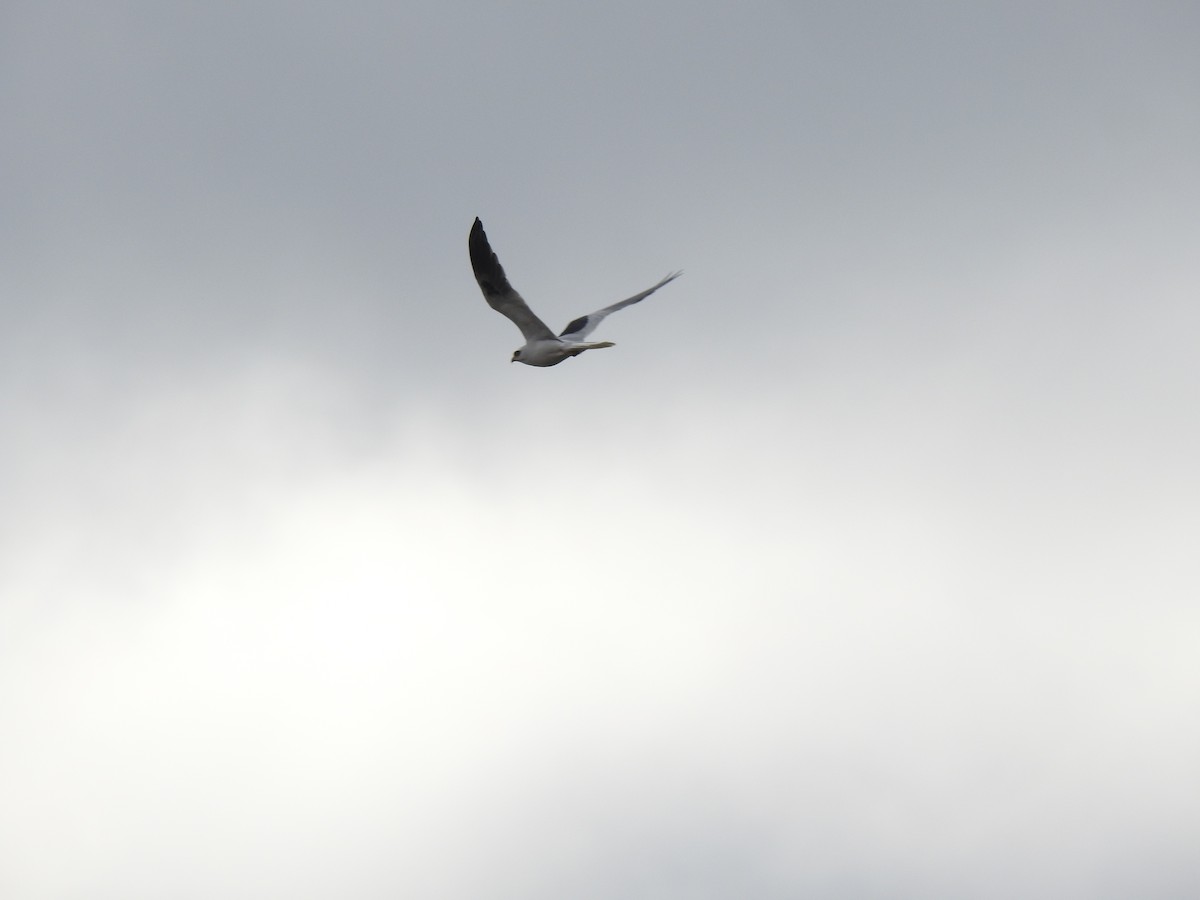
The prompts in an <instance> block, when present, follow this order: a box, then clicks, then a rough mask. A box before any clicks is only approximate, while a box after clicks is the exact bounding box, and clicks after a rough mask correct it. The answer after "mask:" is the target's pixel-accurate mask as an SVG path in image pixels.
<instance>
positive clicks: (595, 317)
mask: <svg viewBox="0 0 1200 900" xmlns="http://www.w3.org/2000/svg"><path fill="white" fill-rule="evenodd" d="M682 274H683V273H682V272H672V273H671V274H670V275H668V276H667V277H666V278H664V279H663V280H662V281H660V282H659V283H658V284H656V285H655V286H654V287H652V288H647V289H646V290H644V291H642V292H641V293H640V294H634V295H633V296H632V297H630V298H629V299H628V300H622V301H621V302H620V303H614V304H613V305H612V306H606V307H604V309H601V310H597V311H596V312H594V313H588V314H587V315H586V316H580V317H579V318H578V319H576V320H575V321H574V322H572V323H571V324H570V325H568V326H567V327H566V328H564V329H563V331H562V334H560V335H559V337H561V338H562V339H563V340H568V341H582V340H583V339H584V338H585V337H587V336H588V335H589V334H591V333H592V332H593V331H594V330H595V329H596V326H597V325H599V324H600V323H601V322H602V321H604V317H605V316H607V315H608V314H609V313H615V312H616V311H617V310H618V309H624V308H625V307H627V306H632V305H633V304H635V303H637V302H638V301H639V300H645V299H646V298H647V297H649V296H650V295H651V294H653V293H654V292H655V291H657V290H658V289H659V288H660V287H662V286H663V285H664V284H666V283H667V282H670V281H674V280H675V279H676V278H678V277H679V276H680V275H682ZM489 302H490V301H489Z"/></svg>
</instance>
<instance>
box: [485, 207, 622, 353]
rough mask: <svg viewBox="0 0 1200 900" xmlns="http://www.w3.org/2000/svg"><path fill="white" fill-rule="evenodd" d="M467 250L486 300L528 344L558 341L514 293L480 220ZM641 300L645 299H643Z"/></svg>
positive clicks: (518, 295) (519, 296)
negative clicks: (518, 329) (515, 328)
mask: <svg viewBox="0 0 1200 900" xmlns="http://www.w3.org/2000/svg"><path fill="white" fill-rule="evenodd" d="M467 248H468V249H469V250H470V251H471V268H472V269H474V270H475V280H476V281H478V282H479V289H480V290H481V291H483V299H485V300H486V301H487V302H488V306H490V307H491V308H492V309H494V310H495V311H496V312H498V313H501V314H503V315H505V316H507V317H508V318H510V319H512V322H513V324H514V325H516V326H517V327H518V328H520V329H521V334H523V335H525V340H526V341H539V340H550V341H555V340H558V338H556V337H555V336H554V332H553V331H551V330H550V329H549V328H548V327H547V326H546V323H545V322H543V321H542V320H541V319H539V318H538V317H537V316H536V315H534V313H533V310H531V309H530V308H529V304H527V303H526V302H525V301H524V300H523V299H521V295H520V294H518V293H517V292H516V291H514V290H513V287H512V285H511V284H509V283H508V278H507V276H505V274H504V269H503V268H501V266H500V260H499V259H497V258H496V254H495V253H494V252H493V251H492V246H491V244H489V243H488V239H487V235H486V234H484V233H483V223H482V222H480V221H479V219H476V220H475V224H474V225H472V226H471V236H470V238H469V239H468V240H467ZM638 299H641V298H640V297H639V298H638Z"/></svg>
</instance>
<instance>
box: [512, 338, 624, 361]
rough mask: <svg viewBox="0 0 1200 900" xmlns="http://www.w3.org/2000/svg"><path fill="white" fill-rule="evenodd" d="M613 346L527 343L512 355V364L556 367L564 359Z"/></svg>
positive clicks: (557, 342)
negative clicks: (586, 351)
mask: <svg viewBox="0 0 1200 900" xmlns="http://www.w3.org/2000/svg"><path fill="white" fill-rule="evenodd" d="M615 346H617V345H616V344H614V343H613V342H612V341H564V340H559V339H555V340H553V341H547V340H538V341H528V342H526V344H525V346H524V347H522V348H521V349H520V350H517V351H516V352H514V353H513V358H512V362H521V363H525V365H527V366H557V365H558V364H559V363H560V362H562V361H563V360H564V359H570V358H571V357H572V356H578V355H579V354H580V353H582V352H583V351H584V350H599V349H601V348H603V347H615Z"/></svg>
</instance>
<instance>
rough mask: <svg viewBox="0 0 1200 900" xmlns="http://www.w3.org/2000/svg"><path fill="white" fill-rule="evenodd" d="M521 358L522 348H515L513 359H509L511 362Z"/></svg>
mask: <svg viewBox="0 0 1200 900" xmlns="http://www.w3.org/2000/svg"><path fill="white" fill-rule="evenodd" d="M520 358H521V351H520V350H514V351H513V355H512V359H510V360H509V362H510V363H515V362H516V361H517V360H519V359H520Z"/></svg>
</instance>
